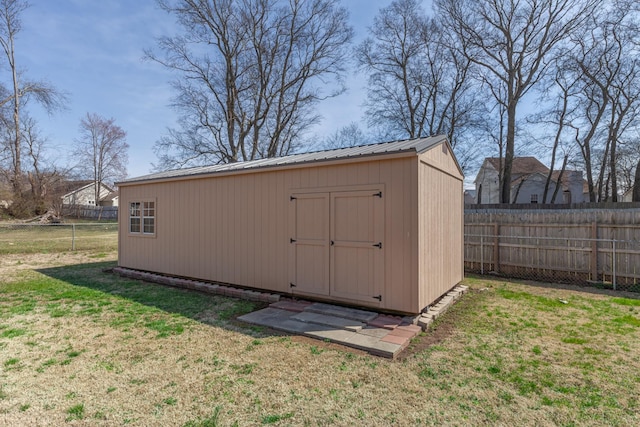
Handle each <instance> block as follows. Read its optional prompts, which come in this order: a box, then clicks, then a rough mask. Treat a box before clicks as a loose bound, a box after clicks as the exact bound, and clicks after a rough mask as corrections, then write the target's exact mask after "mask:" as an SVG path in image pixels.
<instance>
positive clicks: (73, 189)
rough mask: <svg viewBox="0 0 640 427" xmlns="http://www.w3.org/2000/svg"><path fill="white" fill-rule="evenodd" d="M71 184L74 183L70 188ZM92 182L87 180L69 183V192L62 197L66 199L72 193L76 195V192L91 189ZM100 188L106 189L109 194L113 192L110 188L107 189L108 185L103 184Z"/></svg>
mask: <svg viewBox="0 0 640 427" xmlns="http://www.w3.org/2000/svg"><path fill="white" fill-rule="evenodd" d="M71 183H74V184H75V185H74V186H71ZM93 183H94V181H91V180H88V181H71V182H70V188H71V190H69V191H68V192H67V193H66V194H65V195H63V196H62V197H63V198H64V197H67V196H70V195H72V194H74V193H77V192H78V191H82V190H84V189H85V188H88V187H91V186H92V185H93ZM102 186H103V187H104V188H106V189H107V190H109V192H110V193H112V192H113V189H111V187H109V186H108V185H106V184H105V183H102Z"/></svg>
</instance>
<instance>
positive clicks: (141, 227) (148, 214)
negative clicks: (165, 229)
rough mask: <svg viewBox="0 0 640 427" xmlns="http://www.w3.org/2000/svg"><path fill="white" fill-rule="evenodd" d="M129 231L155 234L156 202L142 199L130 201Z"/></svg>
mask: <svg viewBox="0 0 640 427" xmlns="http://www.w3.org/2000/svg"><path fill="white" fill-rule="evenodd" d="M129 233H132V234H143V235H155V233H156V202H155V201H146V202H145V201H142V202H131V203H129Z"/></svg>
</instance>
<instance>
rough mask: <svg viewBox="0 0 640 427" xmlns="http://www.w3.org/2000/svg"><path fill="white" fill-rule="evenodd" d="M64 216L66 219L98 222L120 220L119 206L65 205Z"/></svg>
mask: <svg viewBox="0 0 640 427" xmlns="http://www.w3.org/2000/svg"><path fill="white" fill-rule="evenodd" d="M62 214H63V215H64V216H66V217H72V218H85V219H97V220H109V219H118V207H117V206H84V205H65V206H64V208H63V209H62Z"/></svg>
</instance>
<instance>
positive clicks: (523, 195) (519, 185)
mask: <svg viewBox="0 0 640 427" xmlns="http://www.w3.org/2000/svg"><path fill="white" fill-rule="evenodd" d="M503 162H504V159H500V158H498V157H487V158H486V159H484V162H482V166H481V167H480V170H479V171H478V175H477V176H476V180H475V184H476V203H479V204H496V203H500V181H499V171H500V168H501V166H502V163H503ZM548 175H549V168H548V167H546V166H545V165H543V164H542V163H541V162H540V161H539V160H538V159H536V158H535V157H514V159H513V164H512V167H511V202H512V203H555V204H562V203H564V204H568V203H582V202H584V201H585V198H584V189H583V185H584V179H583V178H582V172H581V171H575V170H565V171H564V172H563V173H562V176H560V171H553V173H552V174H551V182H550V184H549V189H548V192H547V199H546V201H545V200H543V197H544V186H545V183H546V180H547V176H548ZM558 185H560V188H558V193H557V195H556V198H555V200H554V201H553V202H552V201H551V200H552V197H553V194H554V192H555V190H556V187H557V186H558Z"/></svg>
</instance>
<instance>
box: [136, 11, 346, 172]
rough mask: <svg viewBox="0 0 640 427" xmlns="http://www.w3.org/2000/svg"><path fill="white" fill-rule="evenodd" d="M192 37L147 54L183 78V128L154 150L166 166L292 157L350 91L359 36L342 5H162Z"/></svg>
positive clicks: (179, 104)
mask: <svg viewBox="0 0 640 427" xmlns="http://www.w3.org/2000/svg"><path fill="white" fill-rule="evenodd" d="M158 3H159V5H160V7H161V8H163V9H164V10H166V11H167V12H169V13H171V14H173V15H174V16H175V17H176V18H177V20H178V22H179V23H180V25H181V26H182V28H183V29H184V32H183V34H182V35H178V36H172V37H163V38H161V39H160V40H159V47H160V51H161V53H156V52H153V51H147V52H146V56H147V57H148V58H149V59H151V60H153V61H156V62H158V63H160V64H162V65H163V66H165V67H167V68H169V69H171V70H173V71H175V72H176V73H177V77H176V80H175V81H174V82H173V85H174V88H175V89H176V91H177V96H176V98H175V100H174V106H175V107H176V108H177V109H178V110H179V111H180V112H181V114H182V117H181V120H180V128H179V129H172V130H170V131H169V134H168V135H167V136H165V137H164V138H162V139H161V140H160V141H158V143H157V144H156V153H157V154H158V155H159V160H160V164H159V165H158V166H159V168H167V167H176V166H185V165H189V164H201V163H218V162H223V163H227V162H236V161H239V160H251V159H256V158H263V157H274V156H279V155H284V154H287V153H289V152H291V151H292V150H293V149H294V148H295V147H296V144H298V143H299V141H300V138H301V136H302V135H303V134H304V132H305V131H306V130H307V129H308V128H309V126H310V125H312V124H313V123H315V122H317V120H318V119H319V116H318V114H317V111H316V110H315V109H314V106H315V105H316V104H317V103H318V102H319V101H321V100H322V99H324V98H327V97H331V96H334V95H337V94H338V93H341V92H342V90H343V89H342V88H341V87H338V88H337V89H336V90H335V91H333V92H330V93H323V91H322V90H321V86H320V85H322V87H326V86H327V83H328V82H329V81H330V80H332V79H333V81H336V82H338V83H340V82H341V76H342V73H343V72H344V64H345V63H346V61H347V47H348V44H349V43H350V41H351V38H352V35H353V31H352V29H351V27H350V26H349V25H348V23H347V18H348V14H347V11H346V9H344V8H343V7H340V6H339V2H338V0H291V1H287V2H282V1H279V0H216V1H213V0H178V1H175V2H169V1H164V0H158Z"/></svg>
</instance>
